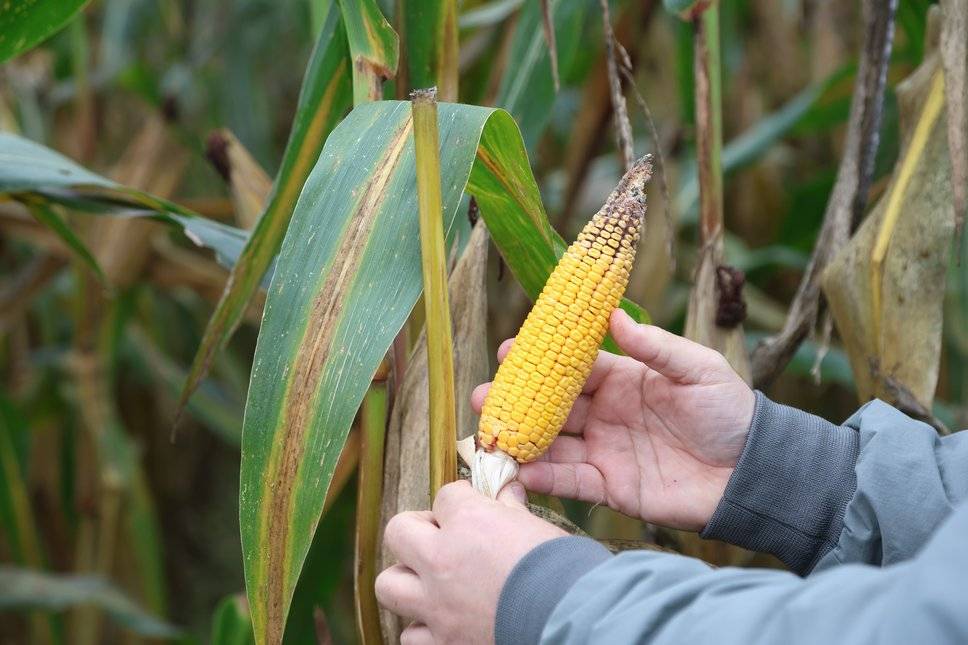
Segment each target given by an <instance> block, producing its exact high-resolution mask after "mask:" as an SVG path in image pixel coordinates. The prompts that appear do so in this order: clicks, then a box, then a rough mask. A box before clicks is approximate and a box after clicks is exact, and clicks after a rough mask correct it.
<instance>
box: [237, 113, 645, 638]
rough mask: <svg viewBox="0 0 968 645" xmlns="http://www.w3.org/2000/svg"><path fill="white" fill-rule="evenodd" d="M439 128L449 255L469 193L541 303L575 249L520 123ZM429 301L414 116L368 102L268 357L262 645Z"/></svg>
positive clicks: (286, 268) (247, 464) (292, 229)
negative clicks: (373, 384) (403, 341)
mask: <svg viewBox="0 0 968 645" xmlns="http://www.w3.org/2000/svg"><path fill="white" fill-rule="evenodd" d="M438 123H439V127H440V155H441V172H442V176H441V188H442V198H443V205H444V208H443V213H444V225H445V229H446V230H447V237H448V247H450V246H451V245H453V243H454V241H453V237H454V235H453V233H454V231H455V230H456V228H457V227H456V226H455V223H454V221H455V217H456V216H457V213H458V211H459V208H458V206H459V204H460V202H461V194H462V192H463V191H464V189H465V187H466V189H467V191H468V192H469V193H471V194H472V195H473V196H474V197H475V198H476V200H477V203H478V205H479V207H480V210H481V213H482V214H483V216H484V218H485V220H486V222H487V224H488V227H489V229H490V231H491V233H492V236H493V239H494V241H495V244H496V245H497V247H498V249H499V250H500V251H501V252H502V254H503V255H504V257H505V260H506V261H507V263H508V265H509V266H510V268H511V270H512V271H513V272H514V274H515V275H516V276H517V277H518V279H519V280H520V281H521V283H522V284H523V285H524V287H525V290H526V291H527V292H528V293H529V294H530V295H531V296H532V297H535V296H537V294H538V292H539V291H540V289H541V287H542V286H543V285H544V282H545V280H546V279H547V278H548V276H549V275H550V273H551V271H552V269H553V268H554V265H555V263H556V261H557V259H558V257H559V256H560V255H561V253H562V252H563V251H564V248H565V245H564V242H563V241H562V240H561V238H560V237H559V236H558V235H557V233H555V232H554V231H553V230H552V228H551V226H550V224H549V223H548V221H547V217H546V215H545V212H544V209H543V207H542V205H541V199H540V196H539V193H538V189H537V186H536V184H535V181H534V177H533V176H532V174H531V169H530V167H529V165H528V159H527V155H526V154H525V151H524V145H523V143H522V141H521V136H520V133H519V132H518V129H517V127H516V125H515V124H514V120H513V119H512V118H511V116H510V115H509V114H508V113H506V112H504V111H503V110H496V109H491V108H481V107H474V106H466V105H454V104H447V103H442V104H440V106H439V116H438ZM461 216H463V215H461ZM420 291H421V273H420V251H419V233H418V226H417V207H416V177H415V169H414V157H413V140H412V135H411V123H410V104H409V103H407V102H398V101H385V102H375V103H365V104H363V105H360V106H358V107H357V108H356V109H354V110H353V112H351V113H350V115H349V116H348V117H347V118H346V119H345V120H344V121H343V123H341V124H340V125H339V127H337V128H336V129H335V130H334V131H333V133H332V134H331V135H330V138H329V140H328V141H327V143H326V146H325V147H324V149H323V152H322V153H321V154H320V157H319V161H318V162H317V164H316V167H315V168H314V169H313V172H312V174H311V175H310V177H309V179H308V180H307V182H306V187H305V188H304V190H303V193H302V195H301V196H300V198H299V202H298V204H297V205H296V209H295V212H294V215H293V219H292V222H291V224H290V226H289V231H288V232H287V234H286V238H285V241H284V242H283V245H282V249H281V251H280V255H279V260H278V267H277V270H276V272H275V273H274V275H273V278H272V283H271V285H270V289H269V295H268V299H267V302H266V308H265V314H264V317H263V324H262V329H261V331H260V334H259V340H258V344H257V347H256V354H255V361H254V364H253V369H252V379H251V383H250V387H249V398H248V401H247V404H246V412H245V421H244V425H243V434H242V475H241V490H240V500H239V504H240V517H241V525H242V545H243V559H244V564H245V575H246V587H247V591H248V594H249V601H250V610H251V613H252V622H253V625H254V628H255V634H256V639H257V641H258V642H260V643H271V644H275V643H279V642H280V641H281V640H282V635H283V632H284V629H285V621H286V617H287V613H288V611H289V605H290V602H291V600H292V595H293V589H294V588H295V586H296V583H297V581H298V580H299V575H300V571H301V570H302V566H303V562H304V559H305V557H306V554H307V551H308V549H309V546H310V542H311V540H312V538H313V534H314V531H315V528H316V524H317V522H318V520H319V517H320V512H321V509H322V505H323V500H324V499H325V497H326V491H327V489H328V487H329V483H330V479H331V478H332V475H333V471H334V469H335V466H336V462H337V458H338V457H339V454H340V452H341V450H342V447H343V443H344V441H345V439H346V435H347V433H348V431H349V428H350V424H351V423H352V420H353V417H354V415H355V414H356V410H357V408H358V407H359V404H360V402H361V401H362V399H363V395H364V393H365V392H366V389H367V387H368V386H369V382H370V379H371V377H372V375H373V373H374V371H375V370H376V368H377V366H378V364H379V362H380V360H381V359H382V358H383V356H384V354H385V353H386V351H387V349H388V348H389V347H390V344H391V342H392V340H393V338H394V337H395V336H396V334H397V332H398V331H399V330H400V328H401V327H402V325H403V323H404V321H405V320H406V318H407V316H408V315H409V313H410V310H411V309H412V308H413V306H414V303H415V302H416V300H417V297H418V296H419V294H420ZM625 306H626V307H627V309H628V310H629V311H630V312H631V313H632V314H633V315H634V316H636V317H637V318H639V319H642V318H644V317H645V314H644V312H642V311H641V309H639V308H638V307H636V306H635V305H633V304H631V303H626V305H625Z"/></svg>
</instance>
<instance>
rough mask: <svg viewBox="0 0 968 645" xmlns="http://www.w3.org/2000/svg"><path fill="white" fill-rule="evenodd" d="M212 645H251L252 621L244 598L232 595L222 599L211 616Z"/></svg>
mask: <svg viewBox="0 0 968 645" xmlns="http://www.w3.org/2000/svg"><path fill="white" fill-rule="evenodd" d="M209 642H211V644H212V645H252V644H253V643H255V638H254V637H253V636H252V621H251V620H250V619H249V606H248V605H247V604H246V602H245V597H243V596H241V595H232V596H229V597H227V598H224V599H222V601H221V602H220V603H219V604H218V607H216V608H215V614H214V615H213V616H212V639H211V641H209Z"/></svg>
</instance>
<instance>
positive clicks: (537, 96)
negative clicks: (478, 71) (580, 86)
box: [496, 0, 593, 151]
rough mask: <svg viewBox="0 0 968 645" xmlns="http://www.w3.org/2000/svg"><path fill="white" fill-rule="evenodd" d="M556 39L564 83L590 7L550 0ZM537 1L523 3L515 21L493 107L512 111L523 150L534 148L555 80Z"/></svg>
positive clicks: (548, 112) (547, 114)
mask: <svg viewBox="0 0 968 645" xmlns="http://www.w3.org/2000/svg"><path fill="white" fill-rule="evenodd" d="M550 6H551V11H552V15H553V16H554V30H555V41H556V42H557V45H558V47H557V49H558V53H559V56H558V65H559V69H560V71H561V78H562V79H564V81H565V82H567V80H568V77H569V74H570V71H571V68H572V65H574V64H575V63H576V62H577V61H578V60H579V53H580V52H581V51H582V28H583V26H584V25H585V24H586V23H587V22H588V21H589V20H591V16H592V14H591V7H592V6H593V3H591V2H587V1H584V0H583V1H580V2H576V1H573V0H567V1H563V0H551V2H550ZM542 22H543V19H542V14H541V2H538V1H537V0H535V1H534V2H527V3H525V5H524V7H523V8H522V9H521V15H520V16H519V17H518V21H517V26H516V27H515V31H514V40H513V42H512V45H511V52H510V55H509V58H508V60H510V61H513V63H512V64H511V65H509V66H508V72H507V73H505V74H504V76H503V77H502V78H501V86H500V89H499V90H498V98H497V101H496V104H497V105H499V106H501V107H502V108H504V109H505V110H507V111H508V112H510V113H511V116H513V117H514V120H515V121H516V122H517V124H518V127H520V128H521V135H522V137H523V138H524V143H525V146H526V147H527V149H528V150H529V151H530V150H534V146H535V145H536V144H537V142H538V139H539V138H540V136H541V134H542V132H544V128H545V126H546V125H547V124H548V120H549V119H550V118H551V106H552V104H553V103H554V101H555V97H556V96H557V93H556V92H555V85H554V79H553V77H552V75H551V58H550V57H549V55H548V41H547V39H546V38H545V31H544V27H543V25H542Z"/></svg>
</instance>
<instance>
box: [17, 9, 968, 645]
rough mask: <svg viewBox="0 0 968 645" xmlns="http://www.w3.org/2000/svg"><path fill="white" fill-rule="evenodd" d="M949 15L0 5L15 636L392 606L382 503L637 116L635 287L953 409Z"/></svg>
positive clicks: (638, 310)
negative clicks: (640, 216) (383, 588)
mask: <svg viewBox="0 0 968 645" xmlns="http://www.w3.org/2000/svg"><path fill="white" fill-rule="evenodd" d="M966 40H968V2H966V1H965V0H942V2H940V4H938V3H932V2H928V1H927V0H860V1H857V2H833V1H830V0H721V1H720V2H716V1H715V0H714V1H713V2H696V3H693V2H688V1H685V0H666V1H665V2H664V3H663V2H659V1H658V0H276V1H270V0H205V1H204V2H202V1H197V2H196V1H191V0H173V1H162V0H11V1H10V2H6V3H3V4H2V5H0V61H4V62H2V64H0V378H2V387H0V643H24V642H30V643H80V644H82V645H86V644H93V643H147V642H160V641H165V640H174V641H178V642H211V643H219V644H229V643H231V644H236V643H248V642H258V643H272V644H275V643H279V642H283V641H285V642H292V643H310V642H318V643H331V642H336V643H344V642H347V643H348V642H365V643H377V642H381V641H382V640H386V641H389V642H394V641H395V638H396V635H397V634H398V633H399V629H400V625H399V624H398V623H397V621H396V619H395V618H393V617H392V616H390V615H388V614H382V615H381V614H380V612H379V610H378V609H377V607H376V605H375V599H374V598H373V596H372V579H373V576H374V575H375V574H376V572H377V571H378V570H379V569H380V568H381V567H382V566H384V564H385V563H386V561H387V557H388V556H387V555H386V554H383V553H381V552H380V547H379V544H380V530H381V526H382V524H384V523H385V522H386V519H387V518H388V517H390V516H391V515H392V514H394V513H395V512H397V511H400V510H407V509H416V508H422V507H427V505H428V504H429V500H430V490H431V489H430V487H431V485H434V486H436V485H439V483H440V481H446V480H447V479H452V478H454V477H456V476H457V472H456V470H455V465H454V463H453V448H452V445H453V441H454V439H456V438H463V437H466V436H468V435H470V434H473V432H474V431H475V430H476V417H475V416H474V414H473V411H472V410H471V409H470V405H469V400H468V399H469V394H470V391H471V389H472V388H473V387H474V386H475V385H476V384H478V383H480V382H483V381H485V380H487V379H488V378H489V375H492V374H493V370H494V363H495V358H494V356H495V351H496V347H497V345H498V344H499V343H500V342H501V341H502V340H503V339H505V338H507V337H510V336H512V335H514V333H515V332H516V330H517V328H518V326H519V325H520V324H521V322H522V321H523V319H524V316H525V315H526V314H527V311H528V309H529V306H530V302H531V299H532V298H534V297H535V296H536V295H537V293H538V292H539V291H540V289H541V286H542V285H543V283H544V281H545V279H546V278H547V277H548V275H549V274H550V272H551V270H552V268H553V267H554V264H555V262H556V259H557V257H558V256H559V255H560V254H561V253H562V252H563V250H564V248H565V244H566V241H570V240H571V239H573V238H574V236H575V235H576V234H577V232H578V231H579V230H580V228H581V226H582V225H583V224H584V223H585V222H586V221H587V219H588V218H589V217H590V216H591V215H592V214H593V213H594V212H595V211H597V210H598V208H599V206H600V205H601V203H602V202H603V201H604V198H605V197H606V195H607V194H608V193H609V192H610V190H611V189H612V188H613V187H614V186H615V184H616V183H617V181H618V179H619V177H620V176H621V175H622V172H623V170H624V169H625V168H626V167H627V166H628V165H629V163H631V161H632V159H634V158H636V157H638V156H640V155H642V154H644V153H648V152H651V153H653V154H655V155H656V158H657V164H656V167H657V174H656V177H655V178H654V179H653V181H652V183H651V184H650V186H649V189H648V190H649V214H648V216H647V222H646V226H645V229H644V234H643V241H642V242H641V245H640V248H639V252H638V261H637V263H636V265H635V269H634V272H633V275H632V278H631V282H630V285H629V289H628V292H627V293H626V298H627V300H626V302H624V303H623V307H625V308H626V309H627V310H628V311H629V312H630V313H632V315H633V316H635V317H636V318H637V319H639V320H643V321H644V320H651V321H653V322H654V323H656V324H659V325H661V326H663V327H665V328H667V329H670V330H673V331H676V332H678V333H686V334H687V335H689V336H690V337H692V338H694V339H697V340H699V341H700V342H704V343H706V344H708V345H711V346H714V347H716V348H717V349H719V350H720V351H722V352H724V353H725V354H726V355H727V357H728V358H729V359H730V361H731V363H732V364H733V365H734V367H735V368H736V369H737V370H738V371H739V372H740V373H741V374H743V375H744V376H745V377H746V378H747V379H748V380H749V381H750V382H751V383H752V384H753V385H754V386H756V387H758V388H761V389H763V390H764V391H766V392H767V393H768V394H769V395H770V396H772V397H773V398H775V399H777V400H779V401H782V402H785V403H789V404H792V405H797V406H800V407H803V408H805V409H807V410H809V411H812V412H815V413H818V414H821V415H823V416H825V417H827V418H829V419H832V420H837V421H839V420H842V419H843V418H845V417H846V416H847V415H849V414H850V413H851V412H852V411H853V410H854V409H856V407H857V406H858V405H859V404H860V403H862V402H864V401H866V400H869V399H871V398H873V397H880V398H882V399H885V400H888V401H889V402H891V403H893V404H895V405H898V406H899V407H901V408H902V409H904V410H905V411H907V412H908V413H909V414H912V415H914V416H917V417H919V418H922V419H924V420H926V421H928V422H930V423H932V424H933V425H935V427H936V428H937V429H938V431H939V432H949V431H950V430H955V429H958V428H962V427H965V426H966V425H968V362H966V357H968V242H966V241H965V237H964V236H962V235H961V225H960V224H961V223H963V220H964V214H965V210H966V201H968V197H966V195H968V144H966V142H968V104H966V99H968V96H966V87H968V84H966V77H968V71H966V68H968V60H966ZM431 86H435V87H436V88H437V93H436V100H437V101H439V103H436V102H435V101H434V99H433V97H432V95H429V97H428V95H427V94H424V95H422V96H423V99H422V100H423V105H422V107H421V106H420V105H418V103H419V102H418V103H414V105H413V106H411V103H410V101H409V100H407V99H408V96H409V94H410V92H411V90H414V89H418V88H428V87H431ZM419 110H424V112H420V111H419ZM411 113H413V117H411ZM415 138H416V146H415ZM415 147H416V150H415ZM435 150H436V151H437V152H438V154H437V156H436V157H435V156H434V155H433V154H432V153H433V151H435ZM418 194H419V199H418ZM418 211H419V212H420V217H419V218H418ZM421 259H423V266H422V265H421ZM445 280H446V281H445ZM424 282H426V284H427V290H426V294H425V295H422V285H423V284H424ZM448 311H449V315H448ZM425 323H426V327H427V331H428V332H429V334H428V337H427V340H425V335H424V331H423V330H424V326H425ZM606 346H609V341H608V340H606ZM428 367H429V371H428ZM431 428H432V429H433V432H431V431H430V429H431ZM448 458H449V460H448ZM532 502H533V509H534V510H535V512H537V513H539V514H542V515H543V516H545V517H548V518H550V519H551V520H552V521H555V522H557V523H559V524H561V525H563V526H567V527H568V528H569V530H572V531H584V532H587V533H588V534H590V535H592V536H593V537H596V538H598V539H601V540H604V541H606V542H607V544H608V545H609V546H610V547H611V548H613V549H622V548H654V547H662V548H671V549H675V550H677V551H679V552H683V553H687V554H690V555H695V556H698V557H702V558H704V559H706V560H708V561H710V562H713V563H716V564H735V565H740V566H749V565H765V566H774V562H773V561H771V560H770V559H769V558H767V557H765V556H761V555H758V554H753V553H746V552H740V551H739V550H738V549H734V548H732V547H727V546H725V545H721V544H717V543H711V542H702V541H700V540H698V539H697V538H696V537H695V536H693V535H688V534H684V533H679V532H675V531H669V530H665V529H661V528H658V527H652V526H646V525H643V524H641V523H640V522H636V521H632V520H630V519H628V518H625V517H622V516H620V515H618V514H615V513H613V512H611V511H609V510H608V509H605V508H602V507H594V508H593V507H591V506H590V505H586V504H579V503H573V502H570V501H562V500H557V499H553V498H547V497H542V498H534V499H532ZM240 536H241V540H240ZM469 584H471V582H470V581H469Z"/></svg>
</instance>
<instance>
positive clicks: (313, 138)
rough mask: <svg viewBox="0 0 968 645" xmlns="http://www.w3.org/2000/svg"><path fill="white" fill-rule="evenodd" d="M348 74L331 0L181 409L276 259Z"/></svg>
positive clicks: (346, 98) (338, 109)
mask: <svg viewBox="0 0 968 645" xmlns="http://www.w3.org/2000/svg"><path fill="white" fill-rule="evenodd" d="M350 76H351V70H350V58H349V51H348V49H347V44H346V31H345V30H344V28H343V22H342V20H341V18H340V13H339V11H338V9H337V7H335V6H333V5H330V11H329V15H328V16H327V18H326V21H325V23H324V24H323V29H322V31H321V32H320V34H319V39H318V40H317V41H316V47H315V49H314V50H313V54H312V59H311V60H310V62H309V67H308V68H307V70H306V76H305V78H304V79H303V85H302V91H301V92H300V95H299V104H298V106H297V108H296V116H295V118H294V119H293V125H292V131H291V133H290V135H289V143H288V144H287V145H286V151H285V154H284V155H283V159H282V166H281V167H280V169H279V174H278V175H277V176H276V179H275V183H274V184H273V187H272V193H271V195H270V197H269V202H268V205H267V206H266V210H265V212H264V213H263V214H262V216H261V217H260V218H259V222H258V224H256V226H255V230H254V231H253V232H252V235H251V236H250V237H249V238H248V241H246V242H245V243H244V245H245V246H244V249H242V251H241V254H240V255H239V256H237V257H238V261H237V262H235V263H234V266H233V268H232V275H231V276H230V278H229V281H228V283H227V285H226V288H225V291H224V292H223V293H222V298H221V300H220V301H219V303H218V306H217V307H216V308H215V312H214V313H213V314H212V318H211V319H210V320H209V322H208V326H207V327H206V328H205V334H204V335H203V336H202V341H201V344H200V346H199V348H198V352H197V353H196V355H195V360H194V361H193V362H192V367H191V370H190V371H189V374H188V379H187V381H186V382H185V387H184V389H183V390H182V395H181V397H180V399H179V404H178V409H179V410H182V409H183V408H184V407H185V404H186V402H187V401H188V398H189V397H190V396H191V394H192V392H194V391H195V389H196V388H197V387H198V385H199V383H200V382H201V380H202V378H203V377H204V376H205V374H206V373H207V372H208V369H209V366H210V365H211V363H212V360H213V358H214V357H215V354H216V353H217V352H218V351H219V350H220V349H221V348H222V347H224V346H225V343H226V342H228V339H229V337H231V335H232V332H233V331H235V328H236V327H237V326H238V324H239V322H240V321H241V320H242V316H243V315H244V314H245V310H246V307H247V306H248V304H249V300H250V299H251V298H252V294H254V293H255V291H256V289H258V287H259V284H260V283H261V281H262V279H263V276H264V275H265V273H266V271H267V270H268V269H269V267H270V265H271V264H272V259H273V257H274V256H275V255H276V253H277V252H278V250H279V245H280V244H281V243H282V238H283V236H284V235H285V234H286V229H287V228H288V227H289V219H290V217H292V211H293V207H294V206H295V204H296V200H297V199H298V198H299V193H300V191H301V190H302V187H303V183H304V182H305V181H306V177H307V176H309V171H310V170H311V169H312V167H313V164H315V163H316V159H317V157H319V151H320V150H321V149H322V147H323V142H324V141H326V137H327V136H328V135H329V132H330V130H332V129H333V127H334V126H335V125H336V124H337V123H338V122H339V119H340V118H342V116H343V113H344V112H345V111H346V110H347V109H348V108H349V105H350Z"/></svg>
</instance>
